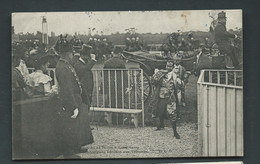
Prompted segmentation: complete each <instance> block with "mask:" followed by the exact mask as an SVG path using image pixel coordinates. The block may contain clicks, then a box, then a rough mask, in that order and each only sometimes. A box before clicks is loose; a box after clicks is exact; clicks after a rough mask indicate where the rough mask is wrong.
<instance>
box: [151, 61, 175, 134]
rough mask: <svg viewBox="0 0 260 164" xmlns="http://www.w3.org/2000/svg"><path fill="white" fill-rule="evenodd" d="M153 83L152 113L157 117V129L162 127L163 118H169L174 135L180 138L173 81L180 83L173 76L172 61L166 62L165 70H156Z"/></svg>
mask: <svg viewBox="0 0 260 164" xmlns="http://www.w3.org/2000/svg"><path fill="white" fill-rule="evenodd" d="M153 80H154V85H155V87H156V89H155V93H154V96H153V97H152V102H153V103H152V106H151V107H152V108H153V114H154V115H155V116H157V117H159V120H160V122H159V124H158V126H157V129H156V131H157V130H162V129H164V126H165V125H164V120H165V119H166V118H169V119H170V121H171V124H172V128H173V134H174V137H176V138H177V139H180V136H179V134H178V132H177V127H176V121H177V110H178V101H177V95H176V86H177V85H175V83H176V84H177V83H180V79H179V80H177V79H176V82H175V81H174V77H173V62H167V64H166V70H158V71H157V72H156V73H155V74H154V75H153Z"/></svg>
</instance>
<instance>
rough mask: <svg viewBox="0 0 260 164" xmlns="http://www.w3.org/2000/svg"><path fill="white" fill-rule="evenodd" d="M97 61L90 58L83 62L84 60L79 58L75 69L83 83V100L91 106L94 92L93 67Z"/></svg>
mask: <svg viewBox="0 0 260 164" xmlns="http://www.w3.org/2000/svg"><path fill="white" fill-rule="evenodd" d="M95 63H96V61H94V60H89V61H88V62H87V63H86V62H83V61H82V60H78V62H77V63H76V64H75V66H74V67H75V71H76V73H77V75H78V77H79V80H80V82H81V84H82V89H83V90H82V96H81V97H82V101H83V102H84V103H85V104H86V105H88V106H90V105H91V100H92V93H93V87H94V83H93V73H92V71H91V69H92V68H93V66H94V65H95Z"/></svg>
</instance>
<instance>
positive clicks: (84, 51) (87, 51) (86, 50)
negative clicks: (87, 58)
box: [80, 44, 92, 55]
mask: <svg viewBox="0 0 260 164" xmlns="http://www.w3.org/2000/svg"><path fill="white" fill-rule="evenodd" d="M91 49H92V46H90V45H87V44H83V46H82V50H81V51H80V53H81V54H83V55H85V54H86V55H87V54H90V51H91Z"/></svg>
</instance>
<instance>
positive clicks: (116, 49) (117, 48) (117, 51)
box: [113, 46, 122, 54]
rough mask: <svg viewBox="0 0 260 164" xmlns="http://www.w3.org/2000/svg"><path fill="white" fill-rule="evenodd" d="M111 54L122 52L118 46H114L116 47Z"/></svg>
mask: <svg viewBox="0 0 260 164" xmlns="http://www.w3.org/2000/svg"><path fill="white" fill-rule="evenodd" d="M113 52H114V53H115V54H118V53H120V52H122V48H121V47H118V46H116V47H114V50H113Z"/></svg>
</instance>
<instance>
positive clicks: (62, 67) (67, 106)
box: [12, 12, 239, 157]
mask: <svg viewBox="0 0 260 164" xmlns="http://www.w3.org/2000/svg"><path fill="white" fill-rule="evenodd" d="M218 20H219V22H218V23H217V25H216V27H215V29H214V30H215V32H214V35H215V37H214V38H215V44H214V45H213V44H212V43H211V42H210V41H209V39H208V38H205V40H204V43H200V42H199V41H198V40H195V39H194V37H193V34H192V33H189V34H188V36H187V39H186V40H185V39H184V38H183V37H182V38H181V39H180V38H179V37H181V36H180V35H179V34H178V33H173V34H172V35H171V36H170V37H169V38H168V42H167V43H166V44H164V45H163V50H164V51H165V52H166V53H168V52H170V53H176V52H178V51H193V50H194V49H196V50H198V51H197V52H198V53H197V54H196V59H197V60H196V61H195V63H196V68H195V73H196V74H197V75H198V74H199V72H200V70H201V69H204V68H211V67H212V66H211V65H210V63H211V62H210V61H209V58H208V57H207V56H206V54H207V53H209V52H210V53H211V54H212V53H214V54H217V53H218V54H219V53H221V54H225V58H224V59H225V60H224V61H222V62H223V63H225V67H226V68H233V67H235V68H238V67H239V63H238V61H237V57H236V55H235V50H234V47H233V46H232V45H231V44H230V42H229V38H235V37H237V36H236V35H233V34H230V33H228V32H227V31H226V27H225V23H226V16H225V13H224V12H221V13H219V15H218ZM125 42H126V49H125V50H127V51H139V50H141V49H142V48H143V46H144V44H143V42H142V41H140V40H139V37H136V38H135V37H133V38H131V39H130V38H129V37H127V38H126V41H125ZM119 52H120V51H119V50H117V48H114V46H113V44H112V43H111V42H108V41H107V39H106V38H103V39H98V38H89V40H88V42H87V43H86V44H84V43H83V42H82V41H81V40H80V39H78V38H76V37H74V38H73V39H71V40H70V41H68V40H67V38H66V36H62V35H60V36H59V39H58V40H57V42H56V44H55V46H54V47H53V48H52V49H46V45H44V44H40V43H39V42H38V41H34V42H32V41H30V40H29V41H27V40H26V41H25V42H21V41H20V42H17V43H14V44H13V45H12V58H13V62H12V66H13V69H12V70H13V80H12V89H13V100H14V101H17V100H22V99H26V98H29V97H30V96H32V95H44V96H55V95H57V94H58V96H59V101H60V110H59V114H58V115H59V116H58V117H61V119H60V120H61V123H60V124H61V129H62V130H61V135H62V136H63V137H61V138H62V140H61V141H60V143H59V144H58V145H59V146H58V147H57V149H58V150H59V151H60V152H59V153H60V154H62V155H64V156H65V157H69V156H71V155H73V154H76V153H79V152H86V150H84V149H82V148H83V146H85V145H88V144H91V143H93V142H94V138H93V135H92V132H91V127H90V123H89V114H88V113H89V110H90V106H91V103H92V92H93V85H94V84H93V74H92V71H91V69H92V68H93V66H94V65H95V63H96V62H97V60H99V59H102V58H106V57H107V55H108V54H112V53H114V54H115V56H114V57H113V58H111V59H109V60H108V61H107V62H106V63H105V64H104V65H105V66H104V68H115V66H117V65H118V67H116V68H125V65H124V62H122V61H121V59H119V56H117V55H116V54H119ZM176 54H178V53H176ZM181 60H182V58H181V57H180V56H178V55H175V56H173V58H172V60H169V61H167V64H166V68H165V69H164V70H155V74H154V75H153V78H152V81H153V84H154V86H155V88H156V89H155V91H154V94H153V95H152V100H151V102H152V103H151V106H150V107H151V108H152V109H153V110H152V111H153V112H152V113H153V117H158V118H159V124H158V126H157V129H156V130H162V129H163V128H164V126H165V125H164V120H165V118H170V120H171V124H172V128H173V133H174V136H175V137H176V138H177V139H179V138H180V135H179V134H178V132H177V127H176V122H177V120H178V110H179V107H180V106H185V105H186V103H185V85H186V84H187V83H188V78H189V75H190V72H189V71H186V69H185V68H184V67H183V66H182V65H181ZM203 64H204V65H203ZM27 67H32V68H34V71H33V72H32V73H29V71H28V69H27ZM48 67H53V68H55V72H56V78H57V82H58V84H59V89H58V86H57V85H56V84H55V85H54V84H53V79H52V78H51V77H50V76H49V75H48V74H47V68H48ZM58 91H59V92H58Z"/></svg>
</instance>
